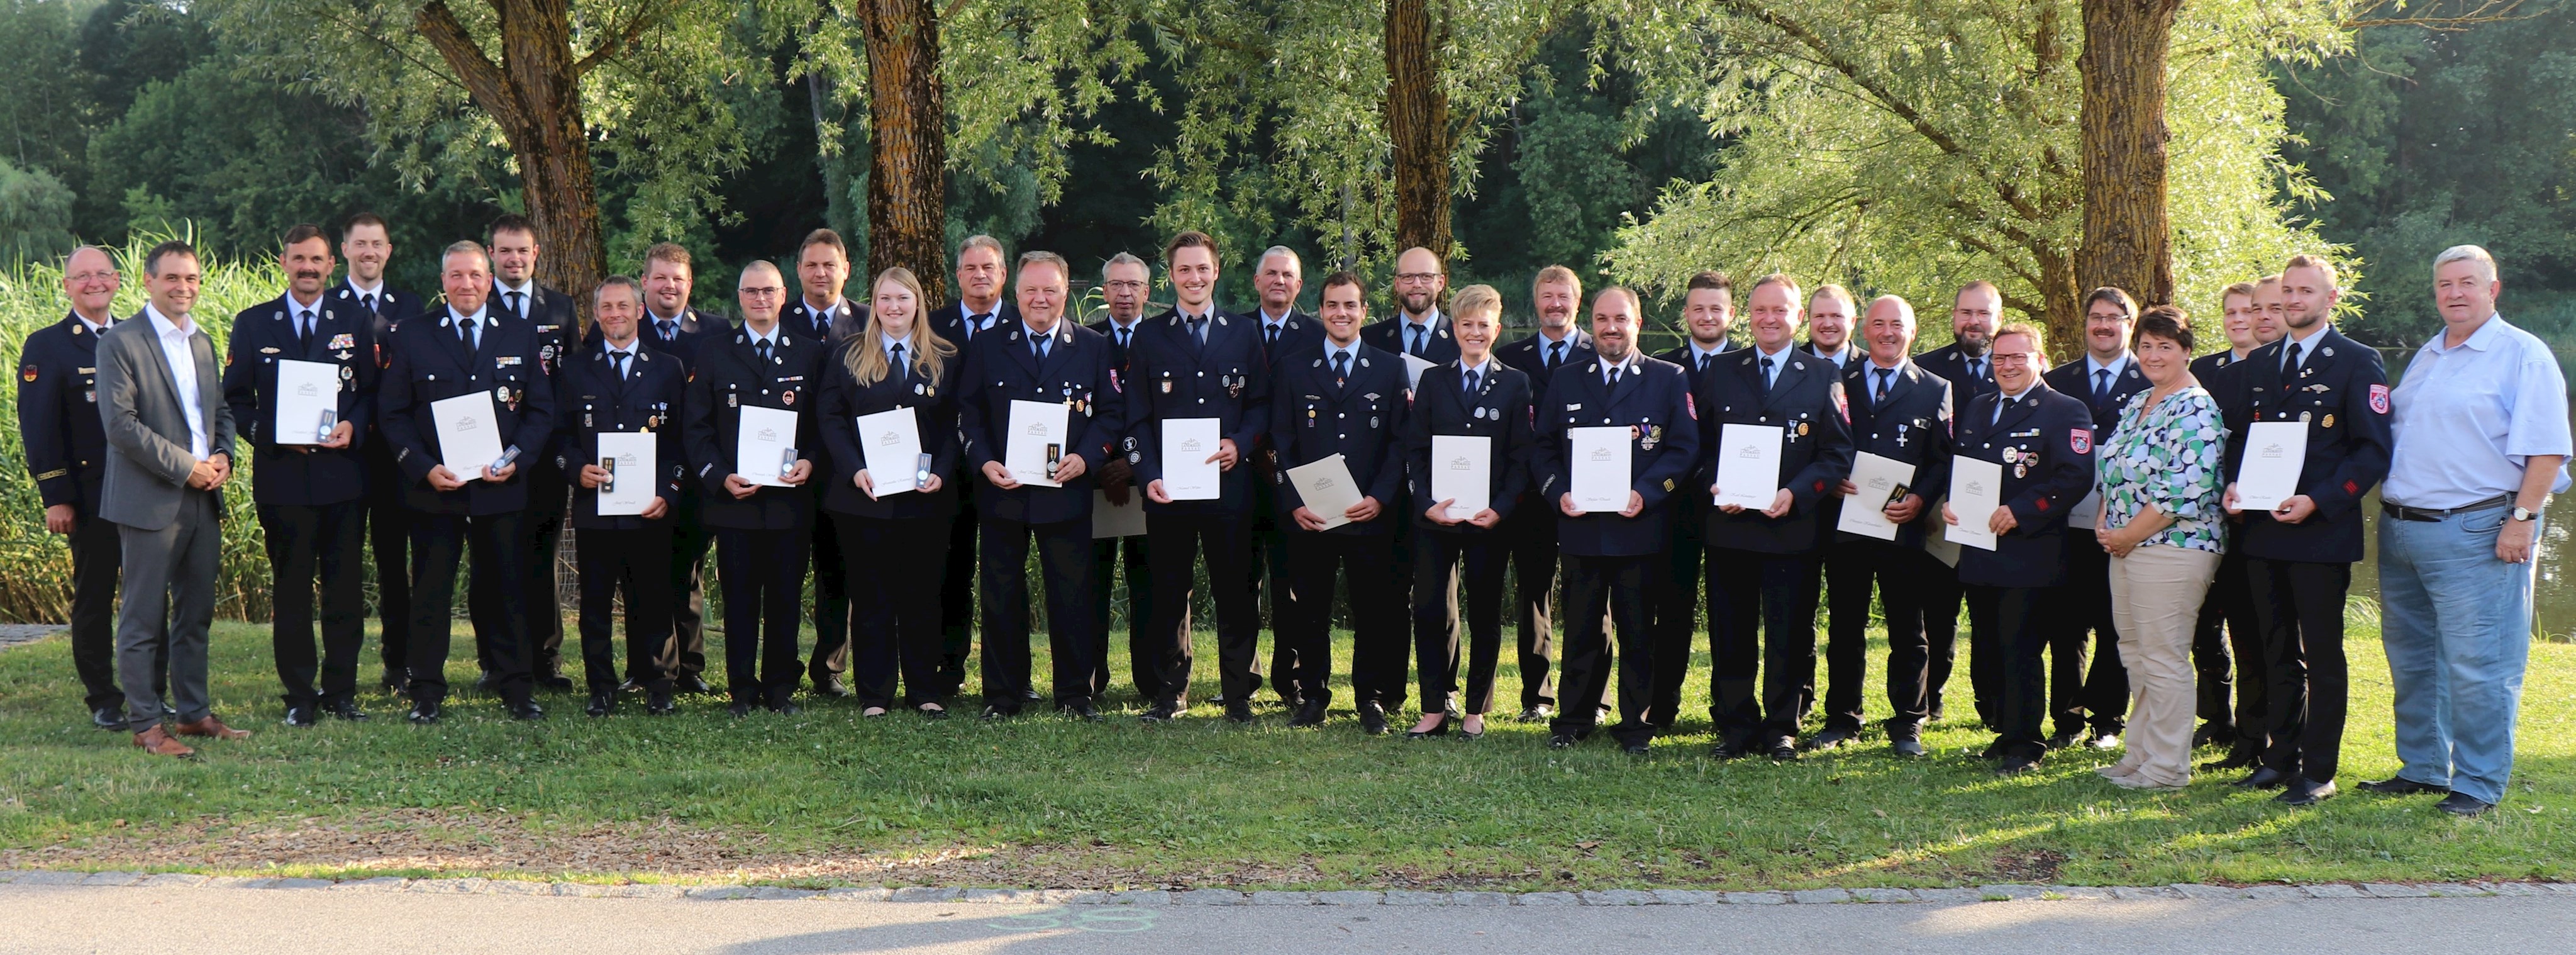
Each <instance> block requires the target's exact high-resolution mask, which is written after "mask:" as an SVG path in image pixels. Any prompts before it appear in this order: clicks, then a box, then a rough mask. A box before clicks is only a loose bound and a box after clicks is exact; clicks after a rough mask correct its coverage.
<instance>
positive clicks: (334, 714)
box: [322, 699, 367, 723]
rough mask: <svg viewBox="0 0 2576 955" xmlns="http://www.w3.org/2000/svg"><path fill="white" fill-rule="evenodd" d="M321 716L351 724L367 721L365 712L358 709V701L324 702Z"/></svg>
mask: <svg viewBox="0 0 2576 955" xmlns="http://www.w3.org/2000/svg"><path fill="white" fill-rule="evenodd" d="M322 715H324V716H328V717H330V718H332V719H335V720H347V721H349V722H352V723H359V722H364V721H366V719H367V711H365V710H362V709H359V708H358V701H356V700H348V699H340V700H326V701H324V702H323V704H322Z"/></svg>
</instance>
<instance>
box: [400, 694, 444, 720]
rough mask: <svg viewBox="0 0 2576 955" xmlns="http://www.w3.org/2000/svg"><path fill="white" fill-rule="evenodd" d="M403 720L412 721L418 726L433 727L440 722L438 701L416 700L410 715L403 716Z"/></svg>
mask: <svg viewBox="0 0 2576 955" xmlns="http://www.w3.org/2000/svg"><path fill="white" fill-rule="evenodd" d="M403 719H406V720H410V721H412V722H413V723H415V724H418V725H421V726H428V725H431V724H434V723H436V722H438V701H436V700H415V701H413V702H412V705H411V712H410V713H407V714H405V715H404V716H403Z"/></svg>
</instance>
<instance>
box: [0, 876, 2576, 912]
mask: <svg viewBox="0 0 2576 955" xmlns="http://www.w3.org/2000/svg"><path fill="white" fill-rule="evenodd" d="M0 884H14V885H32V886H83V887H89V886H112V887H131V888H147V889H171V888H208V889H275V890H316V889H319V890H325V891H339V892H418V893H423V894H428V895H547V896H574V897H582V898H622V899H688V900H692V901H710V902H713V901H730V900H739V899H752V900H759V901H811V900H822V901H831V902H904V903H918V902H938V903H969V904H978V905H1135V906H1152V907H1161V906H1234V905H1262V906H1275V905H1343V906H1353V905H1356V906H1370V905H1377V906H1398V905H1401V906H1463V907H1493V906H1505V905H1523V906H1583V907H1593V908H1604V907H1624V906H1641V905H1840V904H1859V905H1903V904H1929V905H1970V904H1979V903H1986V902H2079V901H2108V900H2115V899H2116V900H2120V901H2131V902H2135V901H2173V900H2177V899H2189V900H2195V901H2228V902H2293V901H2309V900H2321V901H2331V900H2341V899H2423V898H2482V897H2526V898H2527V897H2545V898H2561V899H2576V882H2425V883H2414V884H2407V883H2395V882H2368V883H2360V884H2353V883H2344V882H2326V883H2319V884H2316V885H2280V884H2267V885H2249V886H2223V885H2205V884H2201V883H2177V884H2174V885H2141V886H2086V885H2046V886H2040V885H2020V884H2011V883H2005V884H1998V885H1984V886H1968V887H1958V888H1940V889H1890V888H1858V889H1800V890H1796V891H1785V892H1716V891H1705V890H1697V889H1651V890H1643V889H1597V890H1591V891H1584V892H1519V893H1514V892H1480V891H1457V892H1442V891H1417V890H1404V889H1390V890H1386V891H1378V890H1344V891H1334V892H1293V891H1269V890H1256V891H1245V890H1238V889H1220V888H1204V889H1179V890H1163V889H1140V890H1124V891H1100V890H1091V889H993V888H980V889H961V888H954V887H938V886H903V887H899V888H895V887H857V888H837V889H798V888H789V887H785V886H763V885H701V886H683V885H667V884H650V883H632V884H624V885H608V884H600V883H591V882H536V881H530V880H525V879H483V878H459V879H404V878H397V877H393V876H378V877H375V878H370V879H349V880H341V881H334V880H331V879H308V878H293V877H282V876H205V875H195V874H190V873H184V872H161V873H143V872H126V871H107V872H65V871H43V870H16V871H10V870H0Z"/></svg>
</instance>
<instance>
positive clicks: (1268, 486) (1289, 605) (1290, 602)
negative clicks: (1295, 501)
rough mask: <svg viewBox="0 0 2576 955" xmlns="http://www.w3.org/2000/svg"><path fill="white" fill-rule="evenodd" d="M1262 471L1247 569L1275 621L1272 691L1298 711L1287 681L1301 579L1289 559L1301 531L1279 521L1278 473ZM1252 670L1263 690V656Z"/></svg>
mask: <svg viewBox="0 0 2576 955" xmlns="http://www.w3.org/2000/svg"><path fill="white" fill-rule="evenodd" d="M1256 468H1258V470H1256V471H1255V472H1254V473H1253V475H1252V533H1251V540H1250V544H1251V551H1250V552H1249V553H1248V554H1246V555H1245V560H1246V561H1248V563H1246V564H1244V569H1245V570H1246V571H1247V573H1248V576H1247V579H1248V580H1249V581H1251V585H1252V590H1253V602H1254V606H1255V607H1256V608H1258V607H1259V606H1260V602H1261V600H1262V598H1265V597H1266V598H1268V599H1269V602H1270V606H1269V610H1268V611H1267V617H1268V619H1269V621H1270V663H1269V666H1270V669H1269V671H1268V682H1269V683H1270V688H1271V689H1272V690H1273V691H1276V692H1277V693H1278V694H1279V699H1280V700H1281V701H1282V702H1284V703H1287V704H1288V705H1289V706H1290V707H1292V708H1293V707H1295V706H1296V705H1297V700H1296V696H1295V693H1296V691H1295V690H1294V689H1292V688H1290V687H1289V686H1288V684H1287V683H1286V682H1284V681H1285V680H1286V679H1287V677H1286V674H1287V673H1288V672H1289V671H1291V670H1294V669H1296V668H1297V647H1296V645H1295V643H1296V642H1295V641H1293V640H1290V639H1288V636H1287V634H1286V631H1287V630H1288V629H1290V628H1291V627H1290V625H1288V621H1290V620H1294V619H1296V616H1297V609H1296V605H1297V588H1296V583H1297V579H1296V575H1295V574H1294V573H1293V572H1291V571H1290V570H1289V567H1290V563H1289V561H1290V557H1289V554H1288V533H1289V531H1290V529H1291V528H1294V527H1295V526H1296V520H1295V519H1294V518H1288V519H1284V520H1283V519H1282V518H1280V517H1279V516H1278V513H1279V512H1278V508H1277V502H1278V494H1279V491H1278V487H1279V485H1278V482H1277V481H1276V480H1275V477H1276V474H1275V472H1271V473H1264V472H1269V471H1270V469H1269V468H1268V467H1267V466H1266V465H1256ZM1327 596H1328V597H1329V596H1330V595H1327ZM1327 665H1328V666H1329V663H1328V664H1327ZM1252 666H1253V674H1252V685H1253V687H1254V688H1255V689H1258V688H1259V687H1260V686H1261V684H1262V682H1263V679H1264V677H1263V673H1262V670H1261V666H1262V661H1261V658H1260V656H1259V655H1258V654H1255V655H1254V657H1253V661H1252Z"/></svg>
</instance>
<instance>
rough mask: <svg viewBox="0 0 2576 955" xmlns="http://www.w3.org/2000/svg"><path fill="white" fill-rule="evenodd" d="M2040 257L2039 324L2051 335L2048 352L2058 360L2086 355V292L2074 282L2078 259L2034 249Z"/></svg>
mask: <svg viewBox="0 0 2576 955" xmlns="http://www.w3.org/2000/svg"><path fill="white" fill-rule="evenodd" d="M2033 254H2034V255H2036V256H2037V257H2038V260H2039V304H2040V309H2039V316H2038V317H2039V324H2040V326H2041V328H2042V329H2043V330H2044V331H2045V332H2046V333H2047V335H2048V352H2049V354H2050V355H2052V356H2054V357H2056V358H2059V359H2070V358H2074V357H2076V356H2078V355H2082V354H2084V292H2085V289H2084V288H2081V287H2078V286H2077V284H2076V282H2075V262H2074V260H2073V259H2071V258H2069V257H2067V256H2066V255H2064V254H2062V253H2049V252H2034V253H2033Z"/></svg>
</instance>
